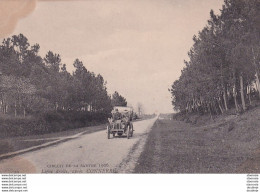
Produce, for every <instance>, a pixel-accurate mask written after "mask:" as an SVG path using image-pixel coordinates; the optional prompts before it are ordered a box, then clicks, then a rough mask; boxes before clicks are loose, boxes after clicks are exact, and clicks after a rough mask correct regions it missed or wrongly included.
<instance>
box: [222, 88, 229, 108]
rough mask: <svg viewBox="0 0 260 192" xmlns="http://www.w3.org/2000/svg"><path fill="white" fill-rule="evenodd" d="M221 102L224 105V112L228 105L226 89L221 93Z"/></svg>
mask: <svg viewBox="0 0 260 192" xmlns="http://www.w3.org/2000/svg"><path fill="white" fill-rule="evenodd" d="M223 100H224V105H225V110H226V111H227V110H228V104H227V92H226V89H225V90H224V92H223Z"/></svg>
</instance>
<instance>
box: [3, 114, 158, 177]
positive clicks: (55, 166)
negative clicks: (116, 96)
mask: <svg viewBox="0 0 260 192" xmlns="http://www.w3.org/2000/svg"><path fill="white" fill-rule="evenodd" d="M155 120H156V118H154V119H149V120H144V121H138V122H135V123H134V130H135V132H134V136H133V137H132V138H130V139H127V138H123V137H116V138H112V139H110V140H108V139H107V135H106V131H105V130H104V131H99V132H96V133H91V134H87V135H81V136H80V137H78V138H76V139H73V140H70V141H67V142H64V143H61V144H57V145H55V146H51V147H48V148H44V149H40V150H37V151H33V152H28V153H25V154H23V155H20V156H16V157H13V158H9V159H5V160H2V161H0V172H1V173H6V172H9V173H10V172H11V173H14V172H19V173H111V172H112V173H114V172H120V173H121V172H131V171H132V170H133V169H134V164H135V162H136V161H137V159H138V157H139V155H140V153H141V151H142V148H143V146H144V143H145V138H146V137H147V134H148V132H149V130H150V128H151V127H152V125H153V124H154V122H155Z"/></svg>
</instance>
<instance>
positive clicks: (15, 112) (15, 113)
mask: <svg viewBox="0 0 260 192" xmlns="http://www.w3.org/2000/svg"><path fill="white" fill-rule="evenodd" d="M14 116H15V117H16V116H17V111H16V101H15V102H14Z"/></svg>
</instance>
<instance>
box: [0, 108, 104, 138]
mask: <svg viewBox="0 0 260 192" xmlns="http://www.w3.org/2000/svg"><path fill="white" fill-rule="evenodd" d="M107 117H108V114H106V113H100V112H82V111H58V112H56V111H49V112H46V113H40V114H37V115H35V116H31V117H30V118H28V117H25V118H23V117H16V118H15V117H10V116H9V117H8V118H7V117H0V137H1V138H4V137H11V136H26V135H37V134H44V133H51V132H59V131H64V130H68V129H75V128H80V127H86V126H90V125H98V124H101V123H105V122H106V120H107Z"/></svg>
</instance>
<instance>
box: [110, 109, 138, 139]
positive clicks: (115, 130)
mask: <svg viewBox="0 0 260 192" xmlns="http://www.w3.org/2000/svg"><path fill="white" fill-rule="evenodd" d="M111 114H112V118H108V121H109V124H108V125H107V138H108V139H110V136H111V135H113V137H115V136H116V135H117V136H122V135H126V137H127V139H129V138H130V137H133V132H134V126H133V123H132V119H133V108H132V107H121V106H120V107H119V106H118V107H114V108H113V110H112V111H111Z"/></svg>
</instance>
